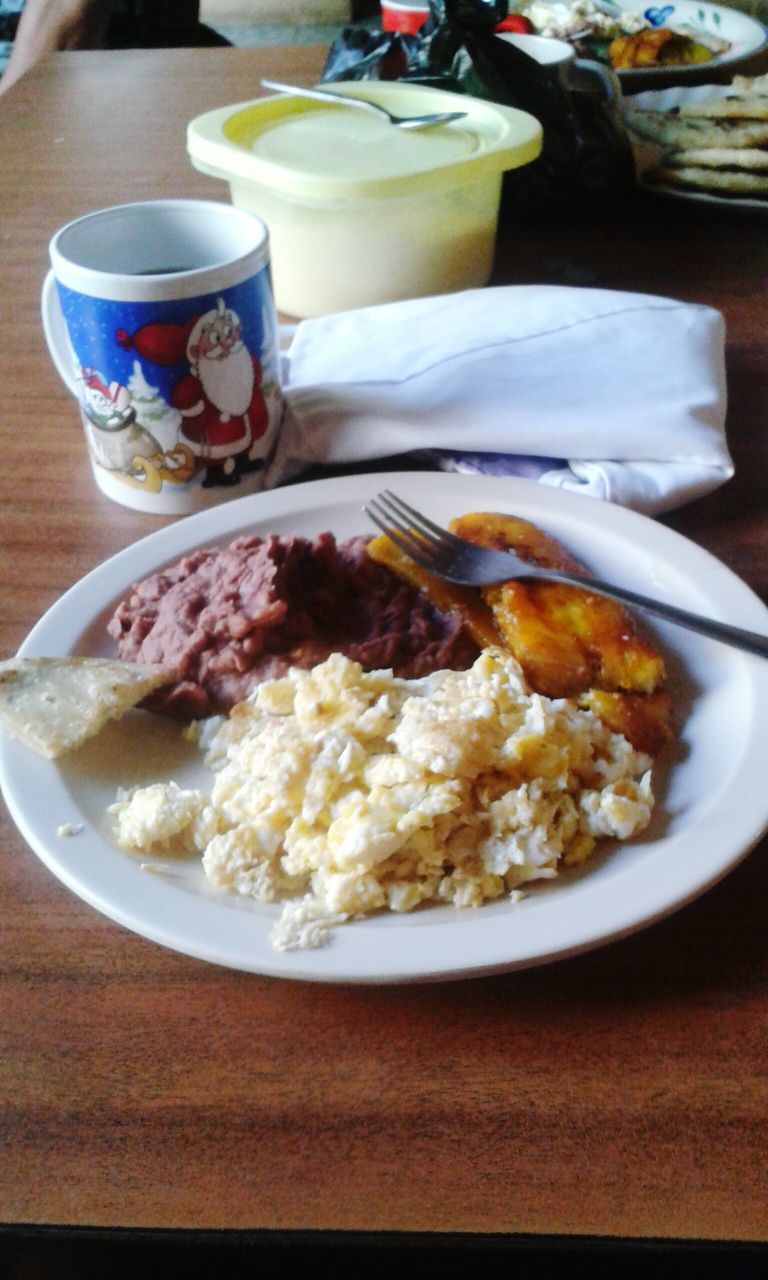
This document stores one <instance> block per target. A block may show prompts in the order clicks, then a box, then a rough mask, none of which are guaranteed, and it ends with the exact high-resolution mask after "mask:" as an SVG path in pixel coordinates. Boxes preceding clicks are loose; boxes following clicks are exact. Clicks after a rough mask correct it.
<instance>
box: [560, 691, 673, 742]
mask: <svg viewBox="0 0 768 1280" xmlns="http://www.w3.org/2000/svg"><path fill="white" fill-rule="evenodd" d="M578 703H579V706H580V707H587V708H588V709H589V710H590V711H594V713H595V715H596V716H597V717H598V718H599V719H600V720H602V722H603V724H604V725H607V727H608V728H609V729H610V730H611V732H612V733H623V734H624V737H625V738H626V739H627V741H628V742H631V743H632V746H633V747H634V748H635V750H636V751H645V752H646V754H647V755H649V756H657V755H659V753H660V752H661V751H663V749H664V747H665V746H666V745H667V743H669V742H670V741H671V740H672V699H671V697H670V695H669V693H668V692H667V690H666V689H658V690H656V692H655V693H609V692H608V691H606V690H605V689H588V690H587V692H586V693H582V694H580V695H579V698H578Z"/></svg>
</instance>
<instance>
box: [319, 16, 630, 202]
mask: <svg viewBox="0 0 768 1280" xmlns="http://www.w3.org/2000/svg"><path fill="white" fill-rule="evenodd" d="M429 9H430V12H429V17H428V18H427V20H426V22H425V23H424V25H423V26H422V28H421V30H420V31H419V32H418V33H417V34H416V35H401V34H400V33H397V32H385V31H368V30H360V29H356V28H354V27H347V28H345V29H344V30H343V31H342V32H341V34H340V35H339V36H338V37H337V39H336V40H335V41H334V43H333V45H332V46H331V49H330V51H329V54H328V58H327V60H326V65H325V68H324V71H323V76H322V78H323V80H407V81H410V82H412V83H417V84H425V85H430V86H433V87H436V88H442V89H448V90H451V91H453V92H455V93H467V94H471V95H472V96H473V97H477V98H485V99H487V100H489V101H491V102H498V103H502V104H503V105H505V106H511V107H517V108H519V109H520V110H522V111H527V112H529V113H530V115H532V116H535V117H536V119H537V120H538V121H539V122H540V124H541V126H542V129H543V131H544V143H543V150H542V154H541V156H540V157H539V158H538V159H537V160H535V161H533V162H532V163H531V164H527V165H524V166H523V167H522V168H520V169H515V170H511V171H510V172H509V173H507V174H505V177H504V186H503V196H502V217H507V216H509V217H511V218H517V219H526V220H527V219H529V218H534V219H537V220H539V219H541V218H546V219H548V220H549V219H553V220H556V221H560V220H562V219H563V218H564V217H565V216H572V215H574V214H575V213H578V212H589V211H590V210H591V209H593V208H595V207H596V206H598V205H599V206H600V207H601V208H605V207H606V205H610V204H615V203H617V202H619V201H620V200H622V199H623V198H624V197H625V196H626V195H627V194H628V192H629V191H630V190H631V188H632V187H633V185H634V181H635V167H634V160H633V156H632V149H631V146H630V143H629V140H628V138H627V136H626V134H625V132H624V129H623V127H622V124H621V121H620V119H619V116H618V112H617V111H616V109H615V104H611V103H608V102H606V101H604V100H603V99H602V98H601V97H600V95H598V94H597V93H595V92H593V91H587V90H586V89H583V88H580V87H569V88H564V87H563V86H562V84H561V83H559V82H558V81H556V80H555V79H553V77H552V75H551V71H550V70H548V69H547V68H544V67H542V66H540V65H539V63H538V62H536V61H535V60H534V59H533V58H531V57H529V56H528V55H527V54H525V53H523V52H522V51H521V50H519V49H517V48H515V46H514V45H511V44H509V43H508V42H506V41H504V40H499V39H498V38H497V36H496V34H495V30H496V26H497V24H498V23H499V22H500V21H501V20H502V19H503V18H504V17H506V15H507V9H508V6H507V4H506V3H491V2H490V0H430V4H429ZM576 83H577V84H578V80H577V81H576Z"/></svg>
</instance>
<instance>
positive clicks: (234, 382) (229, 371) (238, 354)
mask: <svg viewBox="0 0 768 1280" xmlns="http://www.w3.org/2000/svg"><path fill="white" fill-rule="evenodd" d="M115 336H116V340H117V342H118V344H119V345H120V346H121V347H122V348H123V350H125V351H130V350H131V349H133V350H135V351H136V353H137V355H139V356H140V357H141V358H142V359H143V360H147V361H149V362H151V363H152V364H156V365H163V366H172V365H177V364H182V363H186V364H187V365H188V369H187V371H186V372H185V373H183V374H181V376H180V377H179V378H178V380H177V381H176V382H175V383H174V385H173V387H172V389H171V395H170V403H171V405H172V406H173V407H174V408H175V409H177V410H178V411H179V413H180V414H181V417H182V423H181V427H180V430H179V440H180V442H181V443H183V444H185V445H187V446H188V447H189V448H190V449H191V450H192V453H193V454H194V455H195V457H196V458H197V459H198V461H199V465H200V466H202V467H204V468H205V476H204V478H203V481H202V484H203V486H204V487H210V486H213V485H229V484H238V483H239V481H240V476H241V475H242V474H244V473H245V472H249V471H256V470H259V469H260V468H261V467H263V466H264V456H263V452H262V451H261V450H260V449H259V448H257V447H255V446H256V444H257V442H258V441H259V440H260V439H261V438H262V437H263V436H264V434H265V432H266V431H267V429H268V427H269V410H268V407H267V403H266V400H265V397H264V393H263V390H262V370H261V363H260V361H259V359H258V357H257V356H255V355H252V354H251V352H250V351H249V350H248V348H247V346H246V344H245V341H244V339H243V334H242V325H241V322H240V318H239V316H238V315H237V313H236V312H235V311H234V310H233V309H232V308H231V307H228V306H227V305H226V303H225V301H224V299H223V298H218V299H217V301H216V305H215V306H214V307H211V308H210V309H209V310H207V311H205V312H204V313H203V314H196V315H193V316H191V317H189V318H188V319H187V320H186V321H185V322H184V323H183V324H176V323H169V322H167V321H158V322H155V323H151V322H150V323H149V324H145V325H142V327H141V328H140V329H138V330H137V331H136V332H135V333H134V334H132V335H129V334H127V333H126V332H125V330H124V329H119V330H118V331H117V333H116V335H115Z"/></svg>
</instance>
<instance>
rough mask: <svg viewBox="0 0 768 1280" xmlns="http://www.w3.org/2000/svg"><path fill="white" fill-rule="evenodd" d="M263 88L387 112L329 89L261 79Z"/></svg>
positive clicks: (382, 108) (367, 109)
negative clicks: (303, 86)
mask: <svg viewBox="0 0 768 1280" xmlns="http://www.w3.org/2000/svg"><path fill="white" fill-rule="evenodd" d="M261 83H262V85H263V87H264V88H265V89H276V90H277V91H278V93H293V94H296V95H297V96H298V97H300V98H314V99H315V100H316V101H317V102H340V103H341V104H342V106H345V107H361V108H362V109H363V111H373V112H375V113H376V115H381V116H386V117H387V119H389V112H388V111H386V110H385V109H384V107H379V106H377V105H376V103H375V102H369V101H368V100H367V99H366V98H353V97H351V95H347V94H346V93H332V92H331V90H329V89H303V88H301V87H300V86H299V85H294V84H281V82H280V81H279V80H262V82H261Z"/></svg>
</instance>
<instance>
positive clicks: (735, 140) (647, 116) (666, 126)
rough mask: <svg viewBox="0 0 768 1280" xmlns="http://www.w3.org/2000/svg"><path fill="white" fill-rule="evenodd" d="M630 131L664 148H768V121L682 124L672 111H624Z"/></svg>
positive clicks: (713, 121)
mask: <svg viewBox="0 0 768 1280" xmlns="http://www.w3.org/2000/svg"><path fill="white" fill-rule="evenodd" d="M624 121H625V124H626V126H627V128H628V129H629V130H630V131H631V132H632V133H634V134H636V135H637V137H639V138H644V139H646V141H648V142H658V143H660V145H661V146H664V147H675V148H681V149H682V148H684V147H761V146H766V145H768V120H766V121H765V122H763V121H761V120H746V121H741V120H699V119H696V118H694V117H690V118H686V119H683V120H681V119H680V117H679V116H678V115H677V114H676V113H674V114H673V113H672V112H669V111H632V110H625V111H624Z"/></svg>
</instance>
